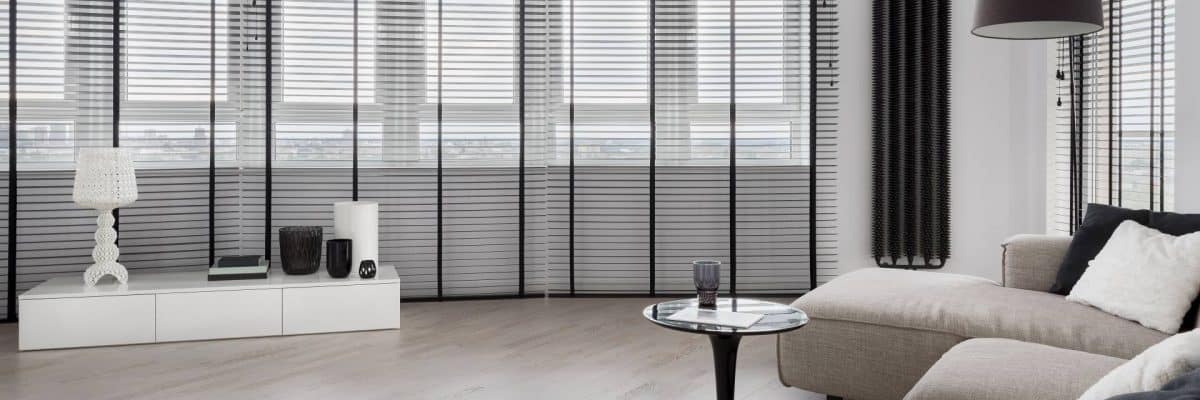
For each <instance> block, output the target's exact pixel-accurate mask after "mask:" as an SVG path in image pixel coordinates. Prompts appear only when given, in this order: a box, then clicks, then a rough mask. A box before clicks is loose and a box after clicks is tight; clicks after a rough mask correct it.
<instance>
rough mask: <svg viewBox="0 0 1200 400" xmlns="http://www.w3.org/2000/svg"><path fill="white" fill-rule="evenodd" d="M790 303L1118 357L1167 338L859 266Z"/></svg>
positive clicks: (979, 282)
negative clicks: (856, 269)
mask: <svg viewBox="0 0 1200 400" xmlns="http://www.w3.org/2000/svg"><path fill="white" fill-rule="evenodd" d="M795 306H796V307H798V308H799V309H801V310H804V312H806V313H808V315H809V317H810V318H821V319H832V320H843V321H853V322H861V323H866V324H875V325H887V326H894V327H900V328H909V329H918V330H927V331H934V332H941V333H949V334H953V335H958V336H962V337H965V338H1005V339H1015V340H1021V341H1026V342H1033V343H1041V344H1046V345H1050V346H1055V347H1061V348H1065V349H1073V350H1080V351H1086V352H1090V353H1097V354H1104V355H1109V356H1113V357H1121V358H1133V357H1134V356H1135V355H1137V354H1138V353H1141V352H1142V350H1145V349H1146V348H1147V347H1150V346H1151V345H1153V344H1155V343H1158V342H1159V341H1161V340H1163V339H1164V338H1166V337H1167V335H1166V334H1164V333H1162V332H1158V331H1155V330H1153V329H1149V328H1146V327H1143V326H1141V325H1139V324H1138V323H1136V322H1131V321H1127V320H1124V319H1121V318H1118V317H1115V316H1112V315H1110V314H1108V313H1105V312H1103V311H1100V310H1097V309H1095V308H1092V307H1088V306H1085V305H1082V304H1076V303H1071V302H1068V301H1066V299H1065V298H1064V297H1063V296H1059V295H1055V294H1051V293H1044V292H1035V291H1031V290H1021V289H1011V288H1005V287H1001V286H999V285H997V284H996V283H995V282H992V281H990V280H987V279H983V278H976V277H971V276H965V275H955V274H947V273H940V272H920V271H905V270H893V269H883V268H867V269H862V270H858V271H854V272H851V273H848V274H845V275H843V276H841V277H839V278H838V279H834V280H833V281H831V282H829V283H827V284H825V285H823V286H820V287H818V288H817V289H816V290H813V291H812V292H810V293H808V294H806V295H804V296H801V297H800V299H799V300H796V302H795Z"/></svg>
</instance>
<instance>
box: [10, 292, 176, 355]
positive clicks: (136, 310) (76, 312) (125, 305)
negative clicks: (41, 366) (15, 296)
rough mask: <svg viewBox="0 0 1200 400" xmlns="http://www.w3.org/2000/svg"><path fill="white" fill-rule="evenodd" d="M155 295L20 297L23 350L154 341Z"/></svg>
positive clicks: (19, 329)
mask: <svg viewBox="0 0 1200 400" xmlns="http://www.w3.org/2000/svg"><path fill="white" fill-rule="evenodd" d="M154 301H155V299H154V295H132V296H105V297H77V298H62V299H31V300H21V304H20V307H21V323H20V324H17V326H18V331H19V332H20V344H19V345H18V346H17V347H19V348H20V349H21V350H37V349H53V348H64V347H86V346H108V345H117V344H134V343H150V342H153V341H154Z"/></svg>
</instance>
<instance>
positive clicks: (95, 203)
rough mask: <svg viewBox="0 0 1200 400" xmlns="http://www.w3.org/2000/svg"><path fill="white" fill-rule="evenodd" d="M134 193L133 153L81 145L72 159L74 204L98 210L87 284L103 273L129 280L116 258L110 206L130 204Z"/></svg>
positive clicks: (117, 253) (115, 243)
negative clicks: (94, 242) (98, 214)
mask: <svg viewBox="0 0 1200 400" xmlns="http://www.w3.org/2000/svg"><path fill="white" fill-rule="evenodd" d="M137 197H138V190H137V178H136V177H135V176H134V173H133V157H132V156H130V155H129V153H128V152H126V151H125V150H122V149H118V148H85V149H81V150H80V151H79V159H78V160H77V161H76V162H75V192H74V195H73V196H72V198H73V199H74V200H75V204H78V205H80V206H83V207H87V208H94V209H96V210H99V211H100V216H99V217H98V218H96V225H97V229H96V247H95V249H93V250H92V259H93V260H95V264H92V266H90V267H88V269H87V271H85V272H84V273H83V281H84V283H86V284H87V285H88V286H95V285H96V282H97V281H99V280H100V278H102V277H104V276H105V275H112V276H113V277H114V278H117V281H118V282H120V283H121V284H125V283H128V282H129V272H127V271H126V270H125V266H124V265H121V263H118V262H117V257H119V256H120V255H121V251H120V250H119V249H117V231H116V230H115V229H113V222H114V219H113V213H112V211H113V209H116V208H120V207H124V206H127V205H130V204H133V202H134V201H135V200H137Z"/></svg>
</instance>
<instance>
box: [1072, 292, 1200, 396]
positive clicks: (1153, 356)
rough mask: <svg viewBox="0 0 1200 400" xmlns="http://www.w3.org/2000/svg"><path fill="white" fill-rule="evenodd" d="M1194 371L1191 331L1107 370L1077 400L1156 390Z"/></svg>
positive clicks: (1197, 343)
mask: <svg viewBox="0 0 1200 400" xmlns="http://www.w3.org/2000/svg"><path fill="white" fill-rule="evenodd" d="M1072 293H1074V292H1072ZM1196 368H1200V331H1197V330H1193V331H1190V332H1187V333H1180V334H1178V335H1175V336H1172V337H1169V338H1167V339H1166V340H1163V341H1162V342H1159V343H1158V344H1156V345H1154V346H1150V348H1149V349H1146V351H1143V352H1142V354H1138V356H1137V357H1134V358H1133V359H1132V360H1129V361H1127V362H1125V363H1124V364H1121V365H1120V366H1118V367H1117V368H1115V369H1113V370H1112V371H1109V372H1108V374H1106V375H1104V377H1103V378H1100V381H1098V382H1096V384H1094V385H1092V387H1090V388H1088V390H1087V391H1086V392H1084V393H1083V396H1080V397H1079V400H1103V399H1107V398H1110V397H1113V396H1117V395H1122V394H1126V393H1137V392H1146V391H1151V390H1159V389H1162V387H1163V385H1166V384H1167V382H1170V381H1171V380H1172V379H1175V378H1178V377H1179V376H1180V375H1183V374H1186V373H1188V372H1190V371H1192V370H1193V369H1196Z"/></svg>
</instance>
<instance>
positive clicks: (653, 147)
mask: <svg viewBox="0 0 1200 400" xmlns="http://www.w3.org/2000/svg"><path fill="white" fill-rule="evenodd" d="M572 4H574V3H573V2H572ZM571 15H572V16H574V15H575V14H573V13H572V14H571ZM572 18H573V17H572ZM657 24H658V9H657V4H656V2H655V0H650V73H649V75H650V93H649V100H648V102H649V103H650V110H649V111H650V172H649V183H648V187H647V189H648V190H649V192H650V199H649V201H650V204H649V211H650V219H649V223H650V226H649V236H650V237H649V240H650V243H649V245H650V246H649V247H650V260H649V261H650V295H651V296H654V294H655V286H656V285H655V277H656V274H657V272H656V271H655V269H656V268H657V265H656V260H655V253H656V252H657V251H656V250H657V246H656V244H655V241H656V239H657V236H656V234H655V229H657V225H656V222H655V220H656V219H657V218H656V216H655V209H657V207H656V206H657V204H658V199H657V198H656V193H655V192H656V190H655V186H657V185H658V182H657V178H656V177H655V174H657V172H658V171H657V169H656V168H655V164H657V162H658V160H657V158H658V120H657V118H658V116H657V113H656V108H658V106H657V98H656V97H657V96H658V89H657V87H656V86H655V81H656V78H657V76H656V75H657V73H658V72H657V67H656V63H657V62H658V60H657V57H658V49H657V48H655V47H656V46H657V42H656V39H657V38H656V30H657ZM572 54H574V52H573V51H572ZM572 65H574V64H573V63H572ZM571 82H572V84H574V82H575V81H574V79H572V80H571Z"/></svg>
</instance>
